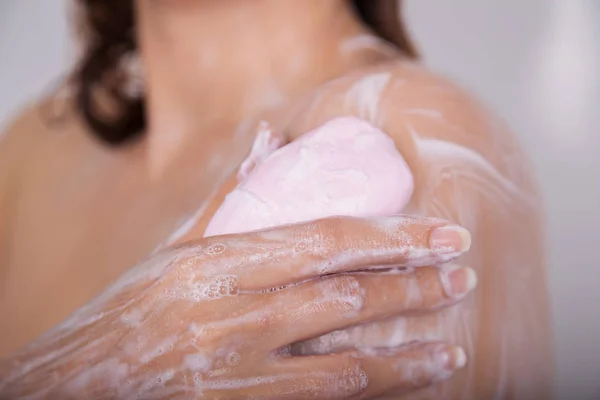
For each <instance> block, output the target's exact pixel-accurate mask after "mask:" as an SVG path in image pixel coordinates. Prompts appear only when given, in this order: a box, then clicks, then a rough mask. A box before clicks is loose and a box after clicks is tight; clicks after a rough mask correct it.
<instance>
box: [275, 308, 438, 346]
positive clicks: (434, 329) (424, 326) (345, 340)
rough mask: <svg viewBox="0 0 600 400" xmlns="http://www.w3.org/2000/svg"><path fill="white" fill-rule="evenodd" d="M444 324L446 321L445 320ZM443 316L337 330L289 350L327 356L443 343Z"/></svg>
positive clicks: (402, 318)
mask: <svg viewBox="0 0 600 400" xmlns="http://www.w3.org/2000/svg"><path fill="white" fill-rule="evenodd" d="M442 320H445V319H444V318H442ZM440 323H441V322H440V313H429V314H422V315H418V316H416V315H415V316H406V315H399V316H394V317H392V318H388V319H385V320H381V321H374V322H371V323H366V324H361V325H356V326H352V327H350V328H347V329H343V330H336V331H333V332H329V333H326V334H324V335H321V336H319V337H315V338H312V339H309V340H305V341H302V342H298V343H294V344H292V345H291V346H289V347H288V348H285V350H286V351H287V352H288V353H289V354H290V355H294V356H309V355H324V354H331V353H341V352H344V351H349V350H356V349H363V348H380V347H399V346H403V345H405V344H407V343H410V342H415V341H422V340H424V338H427V340H442V337H443V335H442V332H443V331H442V330H440Z"/></svg>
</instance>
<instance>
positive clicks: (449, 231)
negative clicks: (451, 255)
mask: <svg viewBox="0 0 600 400" xmlns="http://www.w3.org/2000/svg"><path fill="white" fill-rule="evenodd" d="M429 246H430V247H431V249H432V250H435V251H439V252H444V253H446V252H454V251H457V252H460V253H463V252H465V251H467V250H469V248H471V234H470V233H469V231H468V230H466V229H465V228H463V227H462V226H458V225H447V226H442V227H439V228H436V229H434V230H433V232H431V235H430V236H429Z"/></svg>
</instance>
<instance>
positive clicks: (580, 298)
mask: <svg viewBox="0 0 600 400" xmlns="http://www.w3.org/2000/svg"><path fill="white" fill-rule="evenodd" d="M68 1H69V0H60V1H56V0H54V1H49V0H2V1H1V2H0V130H1V128H2V126H4V125H5V123H6V122H7V118H8V117H9V115H11V114H12V113H14V112H15V111H17V110H18V108H19V107H20V106H22V105H23V104H24V103H26V102H27V101H30V100H32V99H33V98H35V97H36V96H37V95H38V94H39V93H40V92H42V91H44V90H48V89H49V88H51V85H52V83H53V82H54V80H55V79H56V78H57V77H60V76H61V74H62V73H64V72H65V71H66V70H67V69H68V67H69V65H70V63H71V61H72V60H73V56H74V52H73V48H72V45H71V42H70V41H69V27H68V26H67V10H66V4H67V2H68ZM405 1H406V5H405V7H406V12H407V19H408V21H409V25H410V26H411V28H412V30H413V32H414V34H415V38H416V39H417V41H418V43H419V45H420V47H421V49H422V52H423V54H424V56H425V59H426V61H427V63H428V64H429V65H430V66H431V68H433V69H434V70H436V71H439V72H441V73H443V74H445V75H447V76H449V77H451V78H453V79H454V80H455V81H457V82H459V83H460V84H462V85H463V86H464V87H466V88H467V89H469V90H470V91H471V92H472V93H474V94H475V95H476V96H478V97H479V98H480V99H481V100H483V101H484V102H485V103H487V105H488V106H490V107H491V108H493V109H494V110H495V111H496V112H497V113H499V114H500V115H501V116H503V117H504V118H506V119H507V120H508V122H509V123H510V124H511V126H512V128H513V130H514V131H516V132H517V134H518V135H519V137H520V138H521V142H522V144H523V145H524V146H525V148H526V149H527V150H528V151H529V154H530V156H531V158H532V159H533V162H534V166H535V168H536V172H537V175H538V177H539V181H540V183H541V187H542V189H543V192H544V194H545V199H546V211H547V215H548V244H549V252H550V267H551V290H552V300H553V305H554V316H555V332H556V342H557V350H558V382H557V384H558V388H559V398H560V399H569V398H572V399H596V400H598V399H600V272H599V269H600V257H599V256H598V252H600V157H599V156H598V154H597V152H599V151H600V0H502V1H500V0H495V1H491V0H488V1H480V0H405ZM596 246H598V247H599V248H598V249H595V248H596Z"/></svg>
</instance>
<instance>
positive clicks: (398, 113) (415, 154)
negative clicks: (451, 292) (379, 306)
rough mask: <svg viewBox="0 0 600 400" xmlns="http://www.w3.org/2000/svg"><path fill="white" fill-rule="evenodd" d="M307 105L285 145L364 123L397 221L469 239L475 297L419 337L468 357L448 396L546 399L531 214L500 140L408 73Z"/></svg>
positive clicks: (385, 75) (449, 96)
mask: <svg viewBox="0 0 600 400" xmlns="http://www.w3.org/2000/svg"><path fill="white" fill-rule="evenodd" d="M315 102H316V104H318V105H315V106H313V107H311V108H310V109H308V110H307V111H306V113H305V115H303V116H301V117H300V118H299V119H298V120H297V121H295V123H294V124H293V125H292V126H291V127H290V133H291V136H292V137H294V136H297V135H300V134H301V133H303V132H306V131H308V130H310V129H313V128H315V127H316V126H319V125H321V124H323V123H324V122H325V121H327V120H328V119H331V118H333V117H336V116H340V115H354V116H358V117H361V118H364V119H367V120H369V121H370V122H372V123H374V124H375V125H377V126H379V127H380V128H381V129H382V130H383V131H384V132H386V133H388V134H389V135H390V136H391V137H392V138H393V139H394V141H395V143H396V146H397V148H398V150H399V151H400V152H401V153H402V155H403V156H404V157H405V159H406V161H407V163H408V165H409V166H410V168H411V170H412V173H413V175H414V177H415V192H414V194H413V198H412V200H411V202H410V204H409V206H408V207H407V209H405V210H404V212H407V213H415V214H424V215H427V216H437V217H441V218H444V219H448V220H452V221H454V222H457V223H459V224H461V225H462V226H465V227H466V228H467V229H469V230H470V231H471V233H472V236H473V245H472V248H471V251H470V252H469V253H468V254H467V255H465V256H463V258H461V259H459V260H458V262H459V263H463V264H466V265H469V266H472V267H474V268H475V269H476V270H477V272H478V276H479V285H478V288H477V289H476V291H475V293H474V295H472V296H470V297H469V298H468V299H466V300H465V301H463V302H461V304H460V305H459V306H457V307H454V308H452V309H450V310H448V311H447V312H443V313H440V314H439V315H438V316H437V317H436V318H438V320H437V322H436V324H437V325H436V327H437V328H436V329H437V330H436V331H435V332H434V333H433V332H430V334H432V335H433V336H432V337H433V338H439V339H443V340H448V339H451V340H453V341H456V342H458V343H460V344H462V345H463V346H465V348H466V350H467V353H468V354H469V356H470V359H471V362H470V364H469V366H468V367H467V368H466V370H465V371H463V372H462V373H461V374H462V376H461V378H459V379H458V384H457V383H456V382H457V381H456V380H455V381H454V382H455V386H454V387H453V388H454V389H452V386H451V388H450V390H456V392H455V394H456V395H458V394H459V393H461V394H465V393H464V392H465V391H469V390H468V389H465V387H467V385H470V386H469V388H471V390H470V393H471V394H472V395H474V396H476V397H477V396H479V397H480V398H484V397H485V396H487V395H492V394H493V395H500V396H499V398H503V397H504V395H505V396H509V397H510V396H514V397H520V396H523V395H525V397H526V396H527V395H531V394H534V396H533V397H530V398H534V397H536V396H537V397H540V396H541V397H543V398H548V397H549V395H548V394H549V393H551V391H552V388H551V382H552V373H553V372H552V369H553V355H552V353H553V352H552V335H551V326H550V310H549V299H548V293H547V284H546V265H545V251H544V245H543V234H542V223H541V217H540V210H541V204H540V200H539V197H538V195H537V192H536V187H535V182H534V179H533V178H532V171H531V168H530V166H529V164H528V161H527V158H526V157H525V155H524V154H523V153H522V152H521V150H520V148H519V146H518V144H517V142H516V140H515V138H514V136H513V135H512V134H511V132H510V131H509V130H508V129H507V127H506V126H505V125H504V124H503V123H501V122H500V120H499V119H498V118H496V117H495V116H493V115H492V114H491V113H489V112H488V111H487V110H485V109H484V108H483V107H481V106H480V105H479V104H478V102H477V101H475V100H474V99H472V98H471V97H470V96H469V95H468V94H466V93H465V92H464V91H462V90H460V89H458V88H457V87H455V86H454V85H452V84H451V83H449V82H447V81H445V80H443V79H441V78H439V77H436V76H434V75H433V74H431V73H429V72H427V71H426V70H424V69H422V68H419V67H416V66H411V65H402V64H401V65H394V66H382V67H379V68H377V69H374V70H373V71H369V72H367V73H361V74H357V75H355V76H350V77H345V78H342V79H340V80H338V81H335V82H333V83H331V84H330V85H328V86H327V87H325V88H324V89H323V91H322V92H321V93H320V95H319V96H317V97H316V101H315ZM417 330H418V329H417ZM450 385H452V383H450ZM456 385H458V386H460V388H457V386H456ZM541 397H540V398H541Z"/></svg>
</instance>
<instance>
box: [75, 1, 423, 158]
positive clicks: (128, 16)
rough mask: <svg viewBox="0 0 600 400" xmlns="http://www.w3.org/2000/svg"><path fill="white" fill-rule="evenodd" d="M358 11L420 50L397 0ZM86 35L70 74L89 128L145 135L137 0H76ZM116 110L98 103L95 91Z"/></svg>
mask: <svg viewBox="0 0 600 400" xmlns="http://www.w3.org/2000/svg"><path fill="white" fill-rule="evenodd" d="M352 3H353V6H354V8H355V10H356V12H357V15H358V16H359V17H360V18H361V20H362V21H363V22H364V23H365V24H366V25H367V26H368V27H370V29H371V30H373V32H375V33H376V34H377V35H378V36H380V37H381V38H383V39H384V40H386V41H388V42H390V43H393V44H394V45H396V46H397V47H398V48H399V49H400V50H401V51H403V52H404V53H405V54H406V55H408V56H410V57H416V56H417V54H416V51H415V48H414V47H413V44H412V42H411V40H410V37H409V35H408V34H407V31H406V29H405V26H404V24H403V23H402V21H401V18H400V8H399V7H400V6H399V5H398V1H397V0H352ZM77 6H78V8H79V10H78V11H79V13H80V17H81V20H80V22H81V24H82V28H83V32H82V33H83V37H84V45H85V48H84V53H83V57H82V58H81V60H80V63H79V64H78V68H77V69H76V70H75V72H74V74H73V76H72V79H73V83H74V86H75V89H76V94H75V105H76V109H77V111H78V112H79V114H80V115H81V116H82V118H83V120H84V122H85V123H86V124H87V125H88V126H89V128H90V129H91V132H92V133H93V135H94V136H95V137H97V138H98V139H99V140H100V141H101V142H103V143H104V144H107V145H112V146H119V145H122V144H125V143H128V142H131V141H134V140H135V139H137V138H139V137H141V135H142V134H143V132H144V131H145V128H146V115H145V113H146V111H145V110H146V108H145V103H144V98H143V96H132V95H131V93H128V91H127V90H126V89H125V85H124V84H123V82H124V79H125V78H124V75H125V71H123V62H122V61H123V59H124V58H125V57H127V56H128V55H131V54H134V53H135V51H136V50H137V41H136V37H135V29H134V28H135V13H134V4H133V0H77ZM99 91H100V92H101V93H102V95H103V96H102V97H103V98H105V99H106V98H107V99H108V100H109V104H110V105H111V110H112V112H110V113H107V112H106V110H105V109H104V110H103V109H102V107H100V106H98V101H97V94H98V92H99Z"/></svg>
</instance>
